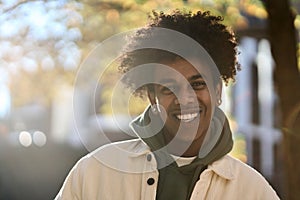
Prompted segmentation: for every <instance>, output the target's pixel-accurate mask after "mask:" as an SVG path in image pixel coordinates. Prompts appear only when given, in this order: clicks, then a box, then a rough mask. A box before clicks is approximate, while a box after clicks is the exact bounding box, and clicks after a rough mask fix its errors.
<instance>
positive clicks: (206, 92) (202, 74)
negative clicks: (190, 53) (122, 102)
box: [149, 59, 222, 143]
mask: <svg viewBox="0 0 300 200" xmlns="http://www.w3.org/2000/svg"><path fill="white" fill-rule="evenodd" d="M162 64H164V65H166V67H164V68H161V69H156V70H155V72H154V77H155V78H154V79H155V82H156V83H158V84H155V85H154V90H153V92H149V99H150V101H151V104H159V105H160V106H162V108H163V109H164V110H165V112H161V115H163V116H162V117H163V118H164V119H165V120H166V121H165V125H164V129H163V132H164V134H165V138H166V140H167V142H170V141H171V140H173V139H175V140H176V141H179V142H180V141H182V142H185V143H186V142H188V143H192V142H194V141H196V140H201V142H202V141H203V139H204V137H205V134H206V132H207V130H208V128H209V124H210V121H211V117H212V113H213V112H214V107H215V105H216V99H217V98H220V96H221V90H222V87H221V83H219V84H217V85H216V84H214V83H213V77H212V74H211V72H210V71H209V70H207V69H206V70H205V68H204V69H202V68H201V69H202V70H201V71H199V70H197V69H195V68H194V67H193V66H192V65H191V64H190V63H188V62H186V61H185V60H183V59H176V60H174V61H168V62H163V63H162ZM167 66H169V67H170V68H169V69H168V70H167V69H166V68H168V67H167ZM179 126H181V128H180V130H181V131H178V130H179ZM193 130H194V131H193Z"/></svg>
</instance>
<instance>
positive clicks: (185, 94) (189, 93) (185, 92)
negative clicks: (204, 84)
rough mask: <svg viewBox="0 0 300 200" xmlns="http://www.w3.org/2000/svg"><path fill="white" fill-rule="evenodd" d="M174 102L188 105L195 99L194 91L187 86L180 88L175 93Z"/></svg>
mask: <svg viewBox="0 0 300 200" xmlns="http://www.w3.org/2000/svg"><path fill="white" fill-rule="evenodd" d="M175 96H176V99H175V104H178V105H179V104H180V105H188V104H191V103H195V102H196V101H197V96H196V93H195V91H194V90H193V89H192V88H191V87H190V86H189V87H188V88H182V89H180V90H179V91H178V94H175Z"/></svg>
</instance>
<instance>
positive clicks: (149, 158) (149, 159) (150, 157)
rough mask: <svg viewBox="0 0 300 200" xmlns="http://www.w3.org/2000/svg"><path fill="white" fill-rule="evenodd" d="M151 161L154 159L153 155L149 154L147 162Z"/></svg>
mask: <svg viewBox="0 0 300 200" xmlns="http://www.w3.org/2000/svg"><path fill="white" fill-rule="evenodd" d="M151 159H152V156H151V154H148V155H147V160H148V161H149V162H150V161H151Z"/></svg>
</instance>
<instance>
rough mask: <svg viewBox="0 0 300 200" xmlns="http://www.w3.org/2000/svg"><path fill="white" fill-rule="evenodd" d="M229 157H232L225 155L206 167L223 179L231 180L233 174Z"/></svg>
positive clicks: (233, 176) (233, 177)
mask: <svg viewBox="0 0 300 200" xmlns="http://www.w3.org/2000/svg"><path fill="white" fill-rule="evenodd" d="M231 159H232V158H231V157H230V156H229V155H225V156H224V157H222V158H221V159H219V160H217V161H215V162H213V163H212V164H211V165H209V166H208V169H210V170H212V171H213V172H214V173H216V174H217V175H219V176H220V177H222V178H224V179H227V180H233V179H235V174H234V169H233V163H232V162H231Z"/></svg>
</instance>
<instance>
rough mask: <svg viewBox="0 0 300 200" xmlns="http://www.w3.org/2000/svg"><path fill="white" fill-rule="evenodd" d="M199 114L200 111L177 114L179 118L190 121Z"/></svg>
mask: <svg viewBox="0 0 300 200" xmlns="http://www.w3.org/2000/svg"><path fill="white" fill-rule="evenodd" d="M197 116H198V113H191V114H183V115H176V117H177V119H179V120H182V121H185V122H190V121H192V120H194V119H195V118H196V117H197Z"/></svg>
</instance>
